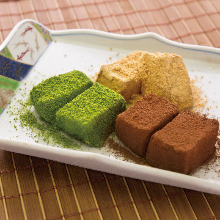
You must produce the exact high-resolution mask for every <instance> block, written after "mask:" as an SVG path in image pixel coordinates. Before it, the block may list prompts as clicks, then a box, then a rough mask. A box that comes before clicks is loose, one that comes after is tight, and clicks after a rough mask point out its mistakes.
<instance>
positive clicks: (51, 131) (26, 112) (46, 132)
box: [18, 100, 81, 149]
mask: <svg viewBox="0 0 220 220" xmlns="http://www.w3.org/2000/svg"><path fill="white" fill-rule="evenodd" d="M20 104H21V109H19V110H20V111H18V112H21V114H20V116H19V119H20V125H21V127H22V128H24V127H27V128H28V129H29V130H30V131H31V132H30V137H31V138H33V139H34V140H35V142H37V143H38V142H39V140H43V142H44V143H46V144H47V145H51V146H54V145H56V146H59V147H62V148H71V149H80V148H81V145H80V144H79V143H78V142H76V141H75V140H73V139H72V138H71V137H69V136H68V135H66V134H64V133H62V131H61V129H59V128H58V127H57V126H56V125H52V124H49V123H48V122H46V121H44V119H43V118H41V117H38V116H36V115H35V112H34V111H32V110H31V108H32V103H31V101H30V100H28V101H27V102H26V103H20Z"/></svg>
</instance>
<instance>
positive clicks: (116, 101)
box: [56, 83, 126, 147]
mask: <svg viewBox="0 0 220 220" xmlns="http://www.w3.org/2000/svg"><path fill="white" fill-rule="evenodd" d="M125 104H126V103H125V100H124V98H123V97H122V96H121V95H120V94H118V93H116V92H115V91H113V90H110V89H109V88H107V87H104V86H102V85H100V84H98V83H95V84H94V85H93V86H92V87H90V88H89V89H87V90H86V91H84V92H83V93H82V94H80V95H79V96H77V97H76V98H74V99H73V100H72V101H71V102H70V103H67V104H66V105H65V106H64V107H63V108H61V109H60V110H59V111H57V113H56V121H57V124H58V126H60V128H62V129H63V130H64V131H65V132H67V133H69V134H70V135H72V136H74V137H76V138H77V139H79V140H82V141H83V142H85V143H86V144H89V145H91V146H95V147H101V146H103V144H104V141H105V139H106V138H107V136H108V135H109V134H110V133H111V132H112V131H113V130H114V126H115V120H116V117H117V115H118V114H119V113H121V112H122V111H124V110H125Z"/></svg>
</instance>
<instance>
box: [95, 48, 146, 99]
mask: <svg viewBox="0 0 220 220" xmlns="http://www.w3.org/2000/svg"><path fill="white" fill-rule="evenodd" d="M141 54H142V52H141V51H135V52H133V53H131V54H128V55H127V56H125V57H123V58H121V59H119V60H117V61H115V62H114V63H111V64H106V65H102V66H101V68H100V71H99V73H98V78H97V81H96V82H98V83H100V84H102V85H104V86H107V87H108V88H110V89H112V90H114V91H116V92H118V93H119V94H121V95H122V96H123V97H124V99H125V100H126V101H129V100H130V99H131V97H132V95H133V94H138V93H140V91H141V90H140V87H141V80H140V77H139V71H138V65H139V59H140V56H141Z"/></svg>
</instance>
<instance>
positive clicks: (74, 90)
mask: <svg viewBox="0 0 220 220" xmlns="http://www.w3.org/2000/svg"><path fill="white" fill-rule="evenodd" d="M92 85H93V82H92V81H91V80H90V79H89V77H88V76H86V74H84V73H82V72H81V71H77V70H74V71H71V72H68V73H65V74H60V75H58V76H53V77H51V78H49V79H46V80H45V81H43V82H41V83H39V84H38V85H36V86H34V87H33V89H32V90H31V92H30V97H31V101H32V103H33V105H34V107H35V109H36V110H37V111H38V113H39V114H40V115H41V117H43V118H44V119H45V120H46V121H47V122H50V123H55V117H56V112H57V111H58V110H59V109H60V108H62V107H63V106H64V105H65V104H66V103H68V102H70V101H71V100H72V99H74V98H75V97H76V96H78V95H79V94H81V93H82V92H84V91H85V90H86V89H88V88H89V87H90V86H92Z"/></svg>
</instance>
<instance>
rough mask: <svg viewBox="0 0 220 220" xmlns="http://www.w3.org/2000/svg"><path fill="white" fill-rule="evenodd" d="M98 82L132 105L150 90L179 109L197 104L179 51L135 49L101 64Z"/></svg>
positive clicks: (149, 92)
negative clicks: (115, 59) (171, 52)
mask: <svg viewBox="0 0 220 220" xmlns="http://www.w3.org/2000/svg"><path fill="white" fill-rule="evenodd" d="M96 82H98V83H100V84H102V85H104V86H107V87H108V88H110V89H113V90H114V91H116V92H118V93H120V94H121V95H122V96H123V97H124V98H125V100H126V101H127V102H128V103H131V104H134V103H136V101H137V100H138V99H140V98H141V97H142V96H144V95H147V94H151V93H153V94H155V95H158V96H160V97H164V98H166V99H167V100H169V101H170V102H172V103H173V104H175V105H176V106H177V107H178V109H179V111H182V110H184V109H188V108H191V107H193V104H194V102H193V95H192V89H191V85H190V78H189V75H188V71H187V68H186V66H185V64H184V62H183V58H182V57H181V56H179V55H177V54H169V53H149V52H146V51H135V52H133V53H130V54H128V55H127V56H125V57H123V58H121V59H119V60H117V61H115V62H113V63H111V64H106V65H102V66H101V68H100V71H99V73H98V77H97V80H96Z"/></svg>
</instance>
